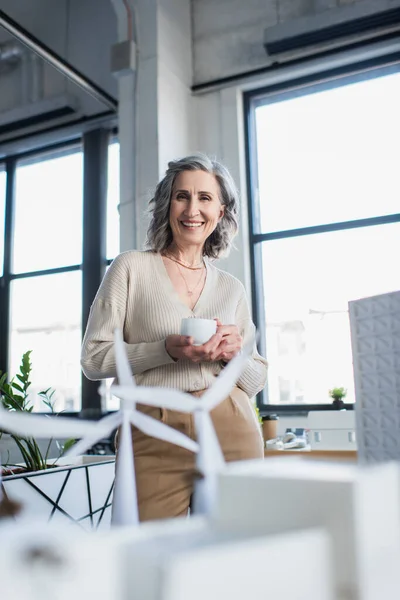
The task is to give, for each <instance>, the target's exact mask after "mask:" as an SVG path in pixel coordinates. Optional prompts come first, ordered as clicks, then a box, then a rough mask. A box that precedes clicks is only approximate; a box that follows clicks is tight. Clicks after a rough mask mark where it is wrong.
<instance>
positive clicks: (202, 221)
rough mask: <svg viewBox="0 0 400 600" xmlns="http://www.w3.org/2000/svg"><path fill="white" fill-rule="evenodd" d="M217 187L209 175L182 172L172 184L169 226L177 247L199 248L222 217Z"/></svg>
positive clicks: (214, 180)
mask: <svg viewBox="0 0 400 600" xmlns="http://www.w3.org/2000/svg"><path fill="white" fill-rule="evenodd" d="M219 195H220V189H219V184H218V182H217V180H216V178H215V177H214V175H211V174H210V173H206V172H204V171H183V172H182V173H180V174H179V175H178V176H177V177H176V179H175V182H174V186H173V189H172V196H171V204H170V210H169V223H170V226H171V229H172V235H173V238H174V242H176V243H177V244H178V245H179V246H185V245H188V246H189V245H193V244H195V245H199V246H203V245H204V242H205V241H206V239H207V238H208V237H209V236H210V235H211V234H212V232H213V231H214V229H215V228H216V226H217V224H218V221H219V220H220V219H221V218H222V216H223V214H224V208H225V207H224V206H223V205H222V204H221V201H220V199H219Z"/></svg>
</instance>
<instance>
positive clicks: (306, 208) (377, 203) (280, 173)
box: [256, 73, 400, 232]
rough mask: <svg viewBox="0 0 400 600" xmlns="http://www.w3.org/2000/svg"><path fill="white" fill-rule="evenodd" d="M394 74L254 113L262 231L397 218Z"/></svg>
mask: <svg viewBox="0 0 400 600" xmlns="http://www.w3.org/2000/svg"><path fill="white" fill-rule="evenodd" d="M399 105H400V74H399V73H396V74H394V75H387V76H384V77H379V78H376V79H371V80H369V81H364V82H358V83H354V84H351V85H345V86H342V87H338V88H334V89H331V90H327V91H321V92H318V93H314V94H309V95H306V96H301V97H297V98H292V99H290V100H286V101H281V102H276V103H274V104H266V105H263V106H261V107H259V108H257V109H256V127H257V151H258V176H259V182H258V183H259V199H260V222H261V232H271V231H284V230H287V229H296V228H298V227H307V226H312V225H320V224H324V223H333V222H340V221H347V220H353V219H361V218H367V217H375V216H376V215H386V214H392V213H397V212H399V202H398V189H399V182H398V174H397V173H398V163H399V159H400V151H399V144H398V140H399V137H400V120H399V119H398V107H399Z"/></svg>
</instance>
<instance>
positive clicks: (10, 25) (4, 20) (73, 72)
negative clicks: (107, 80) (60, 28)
mask: <svg viewBox="0 0 400 600" xmlns="http://www.w3.org/2000/svg"><path fill="white" fill-rule="evenodd" d="M0 25H1V26H2V27H4V29H6V30H7V31H8V32H9V33H11V35H13V36H14V37H15V38H17V40H18V41H20V42H21V43H22V44H24V45H25V46H27V47H28V48H29V49H30V50H32V51H33V52H35V54H37V55H38V56H40V58H42V59H43V60H45V61H46V62H47V63H49V64H50V65H52V66H53V67H54V68H55V69H57V71H59V72H60V73H61V74H62V75H64V76H65V77H67V78H68V79H69V80H70V81H72V82H74V83H75V84H76V85H78V86H79V87H80V88H81V89H83V90H84V91H85V92H86V93H88V94H90V95H91V96H92V97H93V98H95V99H96V100H98V101H99V102H101V103H102V104H104V105H106V106H108V108H110V109H111V110H113V111H114V112H116V111H117V110H118V102H117V100H116V99H115V98H113V97H112V96H111V95H110V94H108V93H107V92H106V91H105V90H103V89H102V88H101V87H99V86H98V85H97V84H96V83H94V81H92V80H91V79H89V78H88V77H86V75H83V73H81V72H80V71H78V70H77V69H75V67H73V66H72V65H71V64H69V63H68V62H67V61H66V60H64V59H63V58H61V56H59V55H58V54H56V53H55V52H53V50H51V49H50V48H49V47H48V46H46V45H45V44H43V42H41V41H40V40H38V39H37V38H36V37H35V36H33V35H32V34H31V33H29V32H28V31H26V29H24V28H23V27H21V26H20V25H19V24H18V23H16V22H15V21H14V20H13V19H11V18H10V17H9V16H8V15H7V14H6V13H5V12H4V11H2V10H0Z"/></svg>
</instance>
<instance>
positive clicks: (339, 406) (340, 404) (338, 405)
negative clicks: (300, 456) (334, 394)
mask: <svg viewBox="0 0 400 600" xmlns="http://www.w3.org/2000/svg"><path fill="white" fill-rule="evenodd" d="M332 407H333V408H335V409H336V410H343V409H344V401H343V399H342V398H335V399H334V401H333V402H332Z"/></svg>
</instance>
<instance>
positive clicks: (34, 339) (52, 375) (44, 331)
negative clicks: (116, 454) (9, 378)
mask: <svg viewBox="0 0 400 600" xmlns="http://www.w3.org/2000/svg"><path fill="white" fill-rule="evenodd" d="M81 298H82V283H81V272H80V271H73V272H70V273H60V274H57V275H43V276H40V277H29V278H26V279H16V280H14V281H12V282H11V339H10V372H11V373H12V374H14V373H15V372H16V371H17V369H18V367H19V365H20V362H21V357H22V355H23V353H24V352H26V351H27V350H32V354H31V361H32V365H33V374H32V386H31V389H32V401H33V402H34V404H35V410H38V411H40V410H47V408H46V407H45V406H44V405H43V403H42V401H41V399H40V398H39V397H38V396H37V392H40V391H41V390H44V389H47V388H48V387H52V388H54V389H55V390H56V393H55V396H54V397H55V399H56V409H57V410H67V411H70V410H80V407H81V369H80V362H79V361H80V349H81V311H82V306H81Z"/></svg>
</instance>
